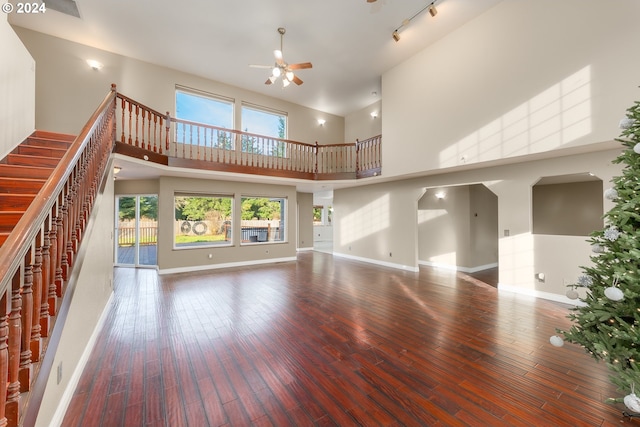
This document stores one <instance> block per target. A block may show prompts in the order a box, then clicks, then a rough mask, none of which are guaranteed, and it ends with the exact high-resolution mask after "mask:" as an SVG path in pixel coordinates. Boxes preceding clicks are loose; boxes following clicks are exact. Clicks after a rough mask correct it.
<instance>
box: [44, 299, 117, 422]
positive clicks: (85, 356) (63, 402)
mask: <svg viewBox="0 0 640 427" xmlns="http://www.w3.org/2000/svg"><path fill="white" fill-rule="evenodd" d="M113 299H114V293H113V292H111V296H110V297H109V300H108V301H107V304H106V305H105V307H104V310H102V314H101V315H100V318H99V319H98V323H97V324H96V327H95V328H94V329H93V333H92V334H91V336H90V337H89V341H87V345H86V346H85V348H84V351H83V352H82V355H81V356H80V359H79V360H78V364H77V365H76V367H75V369H74V370H73V374H72V375H71V377H70V378H69V384H67V387H66V388H65V390H64V392H63V393H62V396H61V397H60V404H59V405H58V407H57V408H56V412H55V413H54V414H53V418H52V419H51V426H61V425H62V421H63V420H64V416H65V414H66V413H67V409H68V408H69V404H70V403H71V399H72V398H73V393H74V392H75V391H76V387H78V383H79V382H80V377H81V376H82V372H83V371H84V368H85V366H86V365H87V362H88V361H89V357H90V356H91V352H92V351H93V348H94V347H95V345H96V342H97V341H98V336H99V335H100V332H102V329H103V328H104V325H105V324H106V322H107V318H108V317H109V312H111V306H112V305H113Z"/></svg>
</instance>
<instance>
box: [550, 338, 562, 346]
mask: <svg viewBox="0 0 640 427" xmlns="http://www.w3.org/2000/svg"><path fill="white" fill-rule="evenodd" d="M549 342H550V343H551V345H552V346H554V347H562V346H563V345H564V340H563V339H562V338H561V337H559V336H558V335H552V336H551V338H549Z"/></svg>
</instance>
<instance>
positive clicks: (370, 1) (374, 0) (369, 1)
mask: <svg viewBox="0 0 640 427" xmlns="http://www.w3.org/2000/svg"><path fill="white" fill-rule="evenodd" d="M375 2H376V0H367V3H375Z"/></svg>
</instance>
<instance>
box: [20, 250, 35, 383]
mask: <svg viewBox="0 0 640 427" xmlns="http://www.w3.org/2000/svg"><path fill="white" fill-rule="evenodd" d="M33 257H34V250H33V245H32V246H31V248H30V249H29V250H28V251H27V254H26V255H25V258H24V284H23V286H22V303H21V305H22V313H21V315H22V319H21V320H22V325H21V327H22V334H21V339H20V367H19V371H18V381H19V382H20V393H24V392H26V391H29V389H30V388H31V335H32V326H33V307H34V304H33V264H34V259H33ZM39 304H40V301H38V304H36V305H39Z"/></svg>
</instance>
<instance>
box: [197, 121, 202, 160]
mask: <svg viewBox="0 0 640 427" xmlns="http://www.w3.org/2000/svg"><path fill="white" fill-rule="evenodd" d="M201 130H202V128H200V126H198V129H197V132H198V136H197V137H196V141H198V148H197V153H196V154H197V157H196V158H197V159H198V160H200V131H201Z"/></svg>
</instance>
